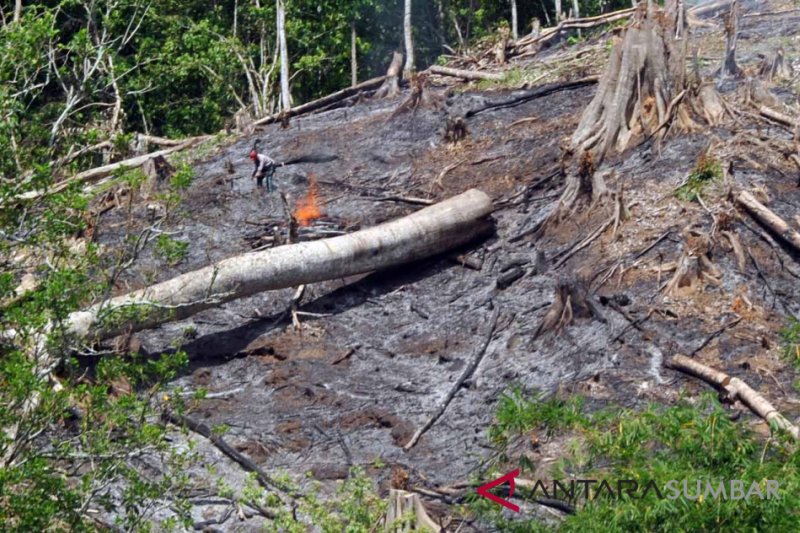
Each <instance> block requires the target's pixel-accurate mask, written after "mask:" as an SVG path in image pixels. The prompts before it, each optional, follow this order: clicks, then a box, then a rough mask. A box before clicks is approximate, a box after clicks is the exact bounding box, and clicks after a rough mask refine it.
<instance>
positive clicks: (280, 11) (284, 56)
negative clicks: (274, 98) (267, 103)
mask: <svg viewBox="0 0 800 533" xmlns="http://www.w3.org/2000/svg"><path fill="white" fill-rule="evenodd" d="M276 1H277V17H278V43H279V45H278V47H279V48H280V54H281V110H282V111H288V110H289V109H291V108H292V97H291V94H289V53H288V51H287V49H286V12H285V9H284V6H283V0H276Z"/></svg>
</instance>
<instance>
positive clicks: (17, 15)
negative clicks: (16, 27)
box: [14, 0, 22, 22]
mask: <svg viewBox="0 0 800 533" xmlns="http://www.w3.org/2000/svg"><path fill="white" fill-rule="evenodd" d="M21 18H22V0H16V3H15V4H14V22H19V19H21Z"/></svg>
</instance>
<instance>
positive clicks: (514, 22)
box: [511, 0, 519, 41]
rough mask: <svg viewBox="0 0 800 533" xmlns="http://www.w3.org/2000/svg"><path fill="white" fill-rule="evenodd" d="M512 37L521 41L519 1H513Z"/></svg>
mask: <svg viewBox="0 0 800 533" xmlns="http://www.w3.org/2000/svg"><path fill="white" fill-rule="evenodd" d="M511 37H512V38H513V39H514V40H515V41H516V40H517V39H519V21H518V19H517V0H511Z"/></svg>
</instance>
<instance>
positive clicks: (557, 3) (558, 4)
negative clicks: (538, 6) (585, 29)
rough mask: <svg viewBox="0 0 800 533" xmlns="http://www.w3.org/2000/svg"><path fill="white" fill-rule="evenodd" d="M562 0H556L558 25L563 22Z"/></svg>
mask: <svg viewBox="0 0 800 533" xmlns="http://www.w3.org/2000/svg"><path fill="white" fill-rule="evenodd" d="M561 18H562V17H561V0H556V25H558V23H559V22H561Z"/></svg>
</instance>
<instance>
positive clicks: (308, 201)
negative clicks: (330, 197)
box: [294, 174, 322, 226]
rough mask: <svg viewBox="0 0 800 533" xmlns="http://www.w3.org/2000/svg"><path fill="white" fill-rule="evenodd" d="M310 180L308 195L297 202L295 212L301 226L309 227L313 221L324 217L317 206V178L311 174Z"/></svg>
mask: <svg viewBox="0 0 800 533" xmlns="http://www.w3.org/2000/svg"><path fill="white" fill-rule="evenodd" d="M308 179H309V182H310V185H309V186H308V194H307V195H306V197H305V198H300V199H299V200H298V201H297V207H296V208H295V210H294V218H295V220H297V223H298V224H299V225H300V226H308V225H309V224H311V222H312V221H314V220H316V219H318V218H319V217H321V216H322V212H321V211H320V209H319V206H318V205H317V178H316V176H314V175H313V174H310V175H309V176H308Z"/></svg>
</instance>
